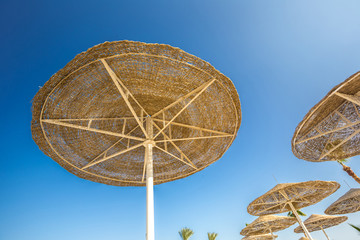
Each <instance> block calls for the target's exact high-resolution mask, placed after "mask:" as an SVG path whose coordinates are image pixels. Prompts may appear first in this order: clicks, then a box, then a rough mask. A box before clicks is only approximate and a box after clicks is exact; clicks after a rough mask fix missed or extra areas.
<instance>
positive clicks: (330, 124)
mask: <svg viewBox="0 0 360 240" xmlns="http://www.w3.org/2000/svg"><path fill="white" fill-rule="evenodd" d="M359 127H360V72H358V73H356V74H354V75H352V76H351V77H349V78H348V79H347V80H345V81H344V82H343V83H341V84H339V85H337V86H336V87H334V88H333V89H332V90H331V91H330V92H329V93H328V94H327V95H326V96H325V97H324V98H323V99H322V100H321V101H320V102H319V103H318V104H316V105H315V106H314V107H313V108H312V109H311V110H310V111H309V112H308V113H307V115H306V116H305V117H304V119H303V120H302V121H301V122H300V123H299V125H298V126H297V128H296V130H295V133H294V136H293V139H292V142H291V145H292V151H293V153H294V154H295V156H296V157H298V158H301V159H304V160H307V161H312V162H323V161H337V162H338V163H340V164H341V165H342V167H343V170H344V171H346V172H347V173H348V174H349V175H350V176H351V177H353V178H354V179H355V180H356V181H357V182H358V183H360V178H359V177H358V176H357V175H356V174H355V173H354V172H353V171H352V170H351V168H350V167H348V166H346V165H345V164H344V161H343V160H344V159H346V158H349V157H352V156H355V155H358V154H359V153H360V147H359V139H360V128H359Z"/></svg>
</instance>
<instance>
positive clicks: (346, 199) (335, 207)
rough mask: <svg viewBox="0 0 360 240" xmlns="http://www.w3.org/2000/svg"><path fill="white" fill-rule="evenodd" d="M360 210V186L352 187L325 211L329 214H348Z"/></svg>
mask: <svg viewBox="0 0 360 240" xmlns="http://www.w3.org/2000/svg"><path fill="white" fill-rule="evenodd" d="M357 211H360V188H352V189H350V190H349V191H348V192H347V193H345V194H344V195H343V196H341V197H340V198H339V199H338V200H336V201H335V202H334V203H333V204H331V205H330V206H329V207H328V208H327V209H326V210H325V213H326V214H329V215H340V214H348V213H354V212H357Z"/></svg>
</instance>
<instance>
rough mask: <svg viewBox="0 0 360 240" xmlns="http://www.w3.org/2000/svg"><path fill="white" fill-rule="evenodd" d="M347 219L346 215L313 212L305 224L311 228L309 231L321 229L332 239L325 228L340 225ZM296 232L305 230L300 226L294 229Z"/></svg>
mask: <svg viewBox="0 0 360 240" xmlns="http://www.w3.org/2000/svg"><path fill="white" fill-rule="evenodd" d="M347 219H348V217H346V216H327V215H318V214H312V215H311V216H310V217H309V218H308V219H306V220H305V221H304V224H305V226H306V228H307V229H308V230H309V232H314V231H320V230H321V231H322V232H323V233H324V235H325V236H326V238H327V239H328V240H330V238H329V236H328V235H327V234H326V232H325V230H324V229H326V228H330V227H333V226H336V225H339V224H341V223H343V222H345V221H346V220H347ZM294 232H296V233H303V232H304V231H303V229H302V228H301V227H300V226H299V227H297V228H295V229H294Z"/></svg>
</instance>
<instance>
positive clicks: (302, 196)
mask: <svg viewBox="0 0 360 240" xmlns="http://www.w3.org/2000/svg"><path fill="white" fill-rule="evenodd" d="M339 187H340V184H338V183H337V182H334V181H308V182H300V183H283V184H278V185H276V186H275V187H274V188H273V189H271V190H270V191H268V192H267V193H265V194H264V195H262V196H260V197H259V198H257V199H255V200H254V201H253V202H251V203H250V204H249V206H248V208H247V211H248V213H250V214H251V215H255V216H262V215H268V214H276V213H283V212H288V211H293V209H292V208H291V205H293V207H294V208H295V209H301V208H304V207H307V206H310V205H313V204H315V203H317V202H319V201H321V200H322V199H324V198H326V197H327V196H329V195H331V194H333V193H334V192H335V191H336V190H337V189H338V188H339Z"/></svg>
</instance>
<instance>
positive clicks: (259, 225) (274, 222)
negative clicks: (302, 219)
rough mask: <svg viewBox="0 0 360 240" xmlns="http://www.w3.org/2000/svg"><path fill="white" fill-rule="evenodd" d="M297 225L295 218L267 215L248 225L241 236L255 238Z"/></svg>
mask: <svg viewBox="0 0 360 240" xmlns="http://www.w3.org/2000/svg"><path fill="white" fill-rule="evenodd" d="M295 223H296V219H295V218H293V217H285V216H276V215H266V216H260V217H258V218H257V219H255V221H253V222H252V223H250V224H249V225H247V226H246V227H245V228H244V229H243V230H242V231H241V232H240V234H241V235H243V236H253V235H259V234H266V233H270V234H271V235H273V233H274V232H277V231H281V230H284V229H286V228H288V227H290V226H291V225H293V224H295Z"/></svg>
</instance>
